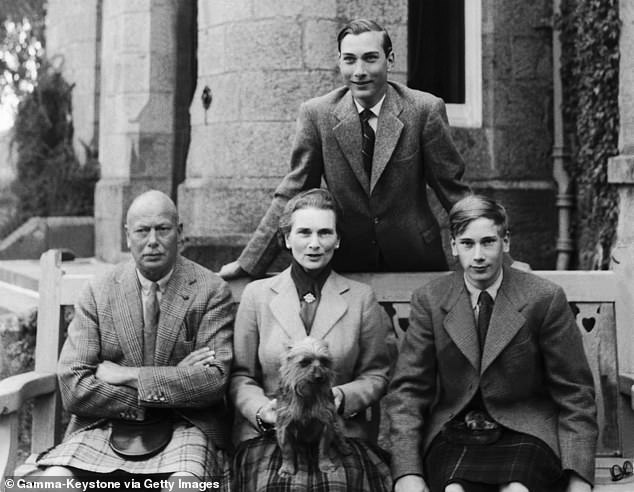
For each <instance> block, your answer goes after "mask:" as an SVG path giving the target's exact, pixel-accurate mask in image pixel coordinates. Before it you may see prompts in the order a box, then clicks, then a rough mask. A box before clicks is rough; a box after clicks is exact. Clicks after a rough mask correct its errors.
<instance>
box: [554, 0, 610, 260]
mask: <svg viewBox="0 0 634 492" xmlns="http://www.w3.org/2000/svg"><path fill="white" fill-rule="evenodd" d="M618 3H619V2H618V0H562V5H561V12H560V15H559V17H558V20H557V28H558V29H559V30H560V34H561V38H560V39H561V42H562V68H561V76H562V84H563V113H564V120H565V130H566V135H567V139H568V145H569V148H570V149H571V159H570V161H569V165H568V172H569V173H570V176H571V178H572V183H573V186H574V193H575V195H576V220H575V221H574V222H575V224H576V227H575V231H574V235H575V240H576V243H577V251H578V261H577V263H578V265H577V266H578V267H579V268H581V269H607V268H609V264H610V251H611V249H612V246H613V244H614V241H615V236H616V224H617V219H618V196H617V192H616V190H615V189H614V187H613V186H611V185H610V184H609V183H608V180H607V165H608V158H610V157H612V156H614V155H616V154H617V153H618V130H619V106H618V89H619V33H620V21H619V10H618Z"/></svg>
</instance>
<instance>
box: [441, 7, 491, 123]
mask: <svg viewBox="0 0 634 492" xmlns="http://www.w3.org/2000/svg"><path fill="white" fill-rule="evenodd" d="M464 8H465V12H464V22H465V26H464V28H465V36H464V38H465V102H464V104H454V103H447V104H446V107H447V116H448V118H449V124H450V125H451V126H454V127H461V128H481V127H482V0H465V3H464Z"/></svg>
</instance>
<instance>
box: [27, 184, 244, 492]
mask: <svg viewBox="0 0 634 492" xmlns="http://www.w3.org/2000/svg"><path fill="white" fill-rule="evenodd" d="M125 230H126V235H127V243H128V247H129V248H130V251H131V253H132V257H133V259H134V261H130V262H127V263H125V264H121V265H118V266H117V267H115V268H114V269H113V270H112V271H111V272H109V273H107V274H105V275H103V276H100V277H98V278H96V279H95V280H94V281H93V282H91V283H90V285H89V286H88V287H87V289H86V290H85V292H84V293H83V294H82V295H81V296H80V299H79V302H78V303H77V306H76V312H75V317H74V319H73V321H72V322H71V324H70V326H69V329H68V338H67V340H66V343H65V344H64V348H63V350H62V353H61V355H60V360H59V382H60V388H61V394H62V399H63V402H64V406H65V407H66V409H67V410H68V411H69V412H70V413H71V414H72V416H71V420H70V424H69V426H68V430H67V434H66V438H65V439H64V441H63V442H62V443H61V444H60V445H58V446H56V447H55V448H53V449H51V450H49V451H48V452H46V453H44V454H43V455H42V456H40V458H39V460H38V465H39V466H41V467H47V468H46V470H45V471H44V475H49V476H68V475H70V474H72V475H75V476H77V475H79V476H84V475H86V474H112V473H115V474H117V473H121V474H133V475H138V474H143V475H145V474H147V475H151V476H159V477H163V478H165V479H168V478H170V477H172V478H173V477H174V476H175V475H178V476H189V477H197V478H199V479H208V478H209V477H212V476H213V477H218V478H220V481H221V482H223V487H225V488H228V486H229V483H228V481H229V480H228V470H229V463H228V460H227V458H226V456H225V453H224V451H223V449H225V443H226V437H228V436H227V435H226V430H227V429H228V428H229V427H230V426H229V425H228V424H227V423H226V422H225V416H226V411H225V389H226V386H227V382H228V378H229V372H230V367H231V362H232V357H233V350H232V336H233V333H232V331H233V317H234V312H233V304H232V298H231V293H230V291H229V288H228V286H227V284H226V283H225V282H224V281H223V280H222V279H220V278H219V277H218V276H216V275H215V274H213V273H212V272H210V271H208V270H206V269H205V268H203V267H201V266H199V265H197V264H195V263H193V262H191V261H189V260H187V259H185V258H183V257H182V256H180V253H179V248H180V244H181V235H182V224H180V223H179V219H178V213H177V211H176V207H175V205H174V203H173V202H172V200H171V199H170V198H169V197H168V196H167V195H165V194H163V193H161V192H159V191H148V192H146V193H143V194H142V195H140V196H139V197H137V198H136V199H135V200H134V201H133V203H132V204H131V205H130V208H129V210H128V214H127V220H126V226H125ZM223 476H224V477H225V480H224V481H223V480H222V478H221V477H223Z"/></svg>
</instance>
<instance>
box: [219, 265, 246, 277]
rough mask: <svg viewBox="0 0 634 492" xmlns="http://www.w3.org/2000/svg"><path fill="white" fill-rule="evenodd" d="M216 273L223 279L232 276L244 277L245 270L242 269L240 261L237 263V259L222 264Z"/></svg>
mask: <svg viewBox="0 0 634 492" xmlns="http://www.w3.org/2000/svg"><path fill="white" fill-rule="evenodd" d="M218 275H220V276H221V277H222V278H224V279H225V280H231V279H233V278H240V277H246V276H247V272H245V271H244V270H243V269H242V267H241V266H240V263H238V262H237V261H232V262H231V263H227V264H226V265H222V268H220V271H219V272H218Z"/></svg>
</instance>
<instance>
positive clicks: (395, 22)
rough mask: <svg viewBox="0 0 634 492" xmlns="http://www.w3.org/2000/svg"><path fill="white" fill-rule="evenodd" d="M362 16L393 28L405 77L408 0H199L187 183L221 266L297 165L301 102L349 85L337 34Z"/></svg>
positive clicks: (191, 221)
mask: <svg viewBox="0 0 634 492" xmlns="http://www.w3.org/2000/svg"><path fill="white" fill-rule="evenodd" d="M361 16H364V17H369V18H373V19H376V20H377V21H378V22H380V23H382V24H383V25H385V27H386V28H387V29H388V31H389V32H390V35H391V36H392V39H393V42H394V45H395V48H396V60H397V66H396V67H395V68H396V70H395V72H394V73H393V75H394V78H395V79H396V80H399V81H401V82H403V81H404V80H405V71H406V66H407V51H406V50H407V46H406V41H407V2H405V1H403V0H393V1H379V0H369V1H364V2H360V1H350V0H323V1H315V0H235V1H233V2H226V1H224V0H199V3H198V84H197V87H196V93H195V95H194V98H193V103H192V106H191V108H190V112H191V117H192V139H191V145H190V149H189V155H188V160H187V174H186V181H185V183H184V184H182V185H181V186H180V188H179V208H180V213H181V215H182V217H183V221H184V223H185V231H186V235H187V236H188V238H189V240H190V246H195V245H197V244H198V245H202V247H203V249H204V252H202V256H201V257H198V258H197V259H198V260H199V261H202V262H203V263H205V264H207V265H209V266H212V267H214V268H215V267H217V266H219V265H220V264H222V263H223V262H225V261H229V260H232V259H235V258H236V257H237V255H238V254H239V252H240V251H241V249H242V247H243V246H244V244H245V243H246V241H247V239H248V238H249V236H250V235H251V233H252V232H253V230H254V229H255V228H256V226H257V225H258V223H259V221H260V219H261V217H262V216H263V215H264V212H265V211H266V209H267V207H268V205H269V203H270V201H271V198H272V192H273V190H274V189H275V187H276V186H277V184H278V183H279V182H280V180H281V178H282V177H283V176H284V175H285V174H286V172H287V171H288V169H289V156H290V152H291V145H292V140H293V135H294V132H295V120H296V117H297V113H298V109H299V106H300V104H301V103H302V102H303V101H305V100H307V99H309V98H312V97H315V96H318V95H322V94H325V93H327V92H329V91H330V90H332V89H334V88H335V87H337V86H338V85H340V83H341V82H340V78H339V74H338V70H337V43H336V36H337V33H338V31H339V29H340V28H341V27H342V24H343V23H344V22H346V21H347V20H349V19H352V18H354V17H361ZM206 87H208V88H209V90H210V92H211V96H212V102H211V106H210V107H209V109H208V110H207V111H205V110H204V108H203V105H202V102H201V96H202V94H203V91H204V90H205V88H206ZM194 256H195V255H194Z"/></svg>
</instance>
